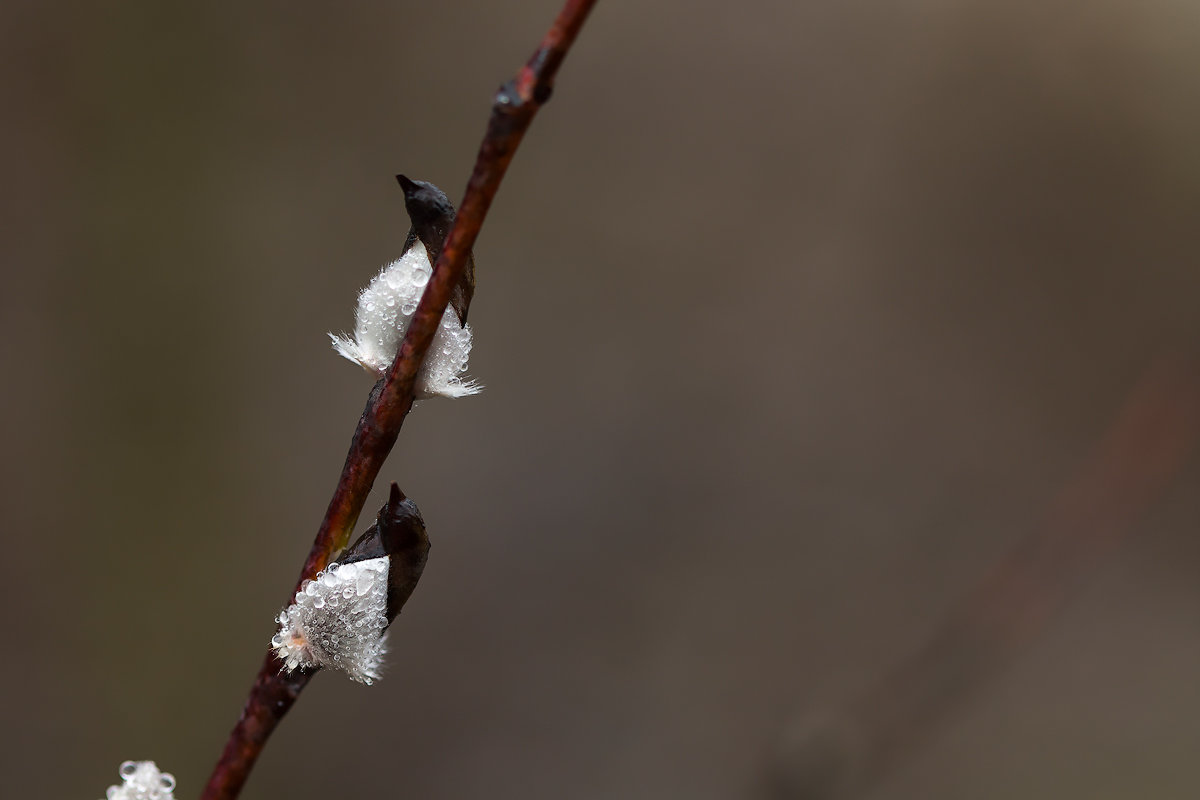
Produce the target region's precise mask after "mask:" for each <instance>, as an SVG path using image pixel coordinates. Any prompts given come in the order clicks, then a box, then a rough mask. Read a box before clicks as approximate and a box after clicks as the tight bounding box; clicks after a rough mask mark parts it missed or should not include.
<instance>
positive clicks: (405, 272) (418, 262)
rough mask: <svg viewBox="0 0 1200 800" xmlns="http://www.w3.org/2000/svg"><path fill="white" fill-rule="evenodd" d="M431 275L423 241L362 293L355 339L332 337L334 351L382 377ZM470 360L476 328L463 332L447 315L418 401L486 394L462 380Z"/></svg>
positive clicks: (420, 378)
mask: <svg viewBox="0 0 1200 800" xmlns="http://www.w3.org/2000/svg"><path fill="white" fill-rule="evenodd" d="M432 274H433V265H431V264H430V263H429V255H428V254H427V253H426V252H425V246H424V245H423V244H421V242H420V240H418V241H417V242H416V243H415V244H413V246H412V248H411V249H409V251H408V252H407V253H405V254H404V255H403V256H401V257H400V258H399V259H398V260H396V261H393V262H392V263H390V264H388V265H387V266H386V267H384V268H383V270H382V271H381V272H380V273H379V274H378V275H376V276H375V277H374V278H373V279H372V280H371V282H370V283H369V284H368V285H367V288H365V289H363V290H362V291H361V292H359V295H358V307H357V308H356V309H355V312H354V338H353V339H351V338H350V337H348V336H345V335H340V336H339V335H337V334H333V333H331V334H329V338H330V339H331V340H332V342H333V349H334V350H336V351H337V352H338V353H339V354H340V355H342V356H343V357H345V358H348V359H350V360H351V361H353V362H354V363H355V364H358V365H359V366H361V367H362V368H363V369H365V370H366V371H367V372H370V373H371V374H372V375H376V376H379V375H382V374H383V373H384V372H385V371H386V370H387V368H388V367H390V366H391V365H392V361H393V360H395V358H396V352H397V351H398V350H399V349H400V343H401V342H402V341H404V332H405V331H407V330H408V324H409V323H410V322H411V321H412V317H413V314H414V313H415V312H416V310H417V302H418V301H419V300H420V299H421V294H422V293H423V292H424V291H425V284H427V283H429V277H430V276H431V275H432ZM470 354H471V327H470V326H469V325H466V326H460V325H459V323H458V316H457V315H456V314H455V313H454V311H453V310H452V309H449V308H448V309H446V313H445V314H443V315H442V322H441V325H439V326H438V330H437V333H436V334H434V337H433V344H431V345H430V346H429V352H428V353H427V354H426V355H425V363H424V364H422V365H421V371H420V373H418V375H417V385H416V396H417V399H424V398H427V397H464V396H466V395H469V394H478V393H479V391H480V390H481V389H482V387H481V386H480V385H479V384H478V383H476V382H475V381H464V380H463V379H462V378H461V377H459V376H460V375H461V374H462V373H464V372H466V371H467V357H468V356H469V355H470Z"/></svg>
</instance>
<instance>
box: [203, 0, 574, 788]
mask: <svg viewBox="0 0 1200 800" xmlns="http://www.w3.org/2000/svg"><path fill="white" fill-rule="evenodd" d="M595 2H596V0H567V2H566V4H565V5H564V6H563V8H562V10H561V11H560V12H559V14H558V17H557V18H556V19H555V20H554V24H553V25H551V27H550V30H549V31H548V32H547V33H546V35H545V37H544V38H543V39H542V42H541V45H540V46H539V47H538V49H537V51H536V52H535V53H534V54H533V56H532V57H531V58H530V59H529V61H528V62H527V63H526V64H525V66H523V67H522V68H521V69H520V71H519V72H518V73H517V74H516V76H515V77H514V78H513V79H512V80H510V81H509V82H508V83H506V84H504V86H502V87H500V90H499V91H498V92H497V93H496V97H495V100H494V102H493V104H492V113H491V118H490V119H489V121H488V127H487V133H486V134H485V135H484V138H483V143H482V144H481V145H480V148H479V155H478V157H477V158H476V161H475V169H474V171H473V172H472V173H471V180H470V182H469V183H468V184H467V192H466V196H465V197H464V198H463V201H462V204H461V205H460V206H459V210H458V215H457V216H456V217H455V219H454V225H453V227H451V229H450V233H449V234H448V235H447V236H446V243H445V245H444V246H443V248H442V253H441V255H440V256H439V257H438V260H437V263H436V264H435V265H434V267H433V275H432V276H431V278H430V280H429V285H428V286H427V287H426V288H425V293H424V294H423V295H422V296H421V302H420V304H419V305H418V306H417V311H416V314H415V315H414V316H413V319H412V322H411V323H410V324H409V327H408V331H407V333H406V334H405V336H404V342H403V344H402V345H401V346H400V351H399V353H397V355H396V359H395V361H393V362H392V366H391V369H390V370H388V373H387V374H386V375H385V376H384V377H383V378H382V379H380V381H379V382H378V383H377V384H375V388H374V389H372V390H371V395H370V397H369V398H368V400H367V406H366V408H365V409H364V410H363V414H362V417H361V418H360V419H359V421H358V427H357V428H356V429H355V431H354V438H353V439H352V440H351V443H350V452H349V453H347V455H346V463H345V465H344V466H343V467H342V474H341V477H340V478H339V479H338V484H337V488H336V489H335V490H334V493H333V499H331V500H330V501H329V508H328V509H327V510H326V511H325V518H324V519H323V520H322V521H321V527H320V529H319V530H318V531H317V536H316V539H315V540H314V541H313V546H312V550H311V551H309V554H308V558H307V559H306V560H305V562H304V568H303V569H302V570H301V572H300V577H299V579H298V580H297V581H296V587H297V589H298V588H299V586H300V583H302V582H303V581H304V580H305V579H308V578H311V577H313V576H314V575H316V574H317V572H319V571H320V570H321V569H323V568H324V567H325V566H326V565H327V564H328V563H329V561H330V559H331V558H332V557H333V554H334V553H336V552H338V551H340V550H341V549H342V548H344V547H345V546H346V544H347V543H348V542H349V540H350V534H351V532H352V531H353V530H354V524H355V522H357V520H358V515H359V514H360V513H361V512H362V509H363V505H364V504H365V503H366V499H367V495H368V494H369V493H370V491H371V486H372V485H373V484H374V483H375V478H376V477H377V476H378V475H379V470H380V468H381V467H382V466H383V462H384V460H385V459H386V458H387V456H388V454H389V453H390V452H391V450H392V446H393V445H395V443H396V437H397V436H399V434H400V427H401V426H402V425H403V424H404V418H405V417H406V416H407V415H408V412H409V410H410V409H411V408H412V404H413V389H414V386H415V384H416V378H417V372H418V371H419V370H420V368H421V363H422V361H424V358H425V353H426V351H428V350H429V345H430V343H431V342H432V341H433V336H434V334H435V333H436V332H437V328H438V325H439V324H440V323H441V319H442V315H443V314H444V313H445V311H446V306H447V305H448V304H449V302H450V297H451V295H452V294H453V291H454V287H455V286H456V285H457V284H458V281H459V279H460V277H461V276H462V272H463V270H464V269H465V267H466V262H467V256H468V254H469V253H470V252H471V249H472V247H473V246H474V244H475V239H476V238H477V237H478V236H479V229H480V228H481V227H482V226H483V221H484V219H485V218H486V216H487V212H488V208H489V207H490V206H491V204H492V199H493V198H494V197H495V196H496V191H497V190H498V189H499V188H500V181H501V180H502V179H503V178H504V173H505V172H506V171H507V170H508V165H509V163H510V162H511V161H512V158H513V154H514V153H515V152H516V149H517V147H518V146H519V145H520V143H521V139H522V138H523V137H524V135H525V131H526V130H527V129H528V128H529V124H530V123H531V122H532V121H533V117H534V115H535V114H536V113H537V111H538V109H539V108H541V106H542V105H543V104H545V102H546V101H547V100H548V99H549V98H550V92H551V89H552V88H553V85H554V77H555V75H556V74H557V72H558V68H559V66H560V65H561V64H562V61H563V58H565V57H566V54H567V51H568V50H569V49H570V47H571V45H572V43H573V42H574V41H575V37H576V36H577V35H578V34H579V30H580V28H582V27H583V23H584V21H585V20H586V19H587V15H588V13H589V12H590V11H591V10H592V6H594V5H595ZM280 667H281V664H280V663H279V661H278V659H276V658H275V655H274V653H273V652H271V651H270V650H268V652H267V656H266V658H265V659H264V660H263V664H262V667H261V668H260V669H259V671H258V676H257V677H256V678H255V681H254V685H253V686H252V687H251V689H250V695H249V697H248V698H247V699H246V705H245V707H244V708H243V710H242V715H241V717H240V718H239V719H238V722H237V725H235V726H234V728H233V731H232V732H231V733H230V734H229V739H228V740H227V741H226V743H225V750H224V752H222V754H221V758H220V759H219V760H218V761H217V765H216V766H215V767H214V768H213V772H212V775H211V776H210V777H209V780H208V784H207V786H205V788H204V793H203V794H202V795H201V800H233V798H236V797H237V796H238V794H239V792H241V789H242V786H243V785H244V784H245V782H246V778H247V777H248V776H249V774H250V770H251V769H252V768H253V767H254V763H255V761H256V760H257V759H258V755H259V753H260V752H262V748H263V746H264V745H265V744H266V742H267V739H268V738H269V737H270V735H271V733H272V731H273V730H274V729H275V726H276V725H278V724H279V721H280V720H281V719H282V718H283V716H284V715H285V714H286V713H287V712H288V710H289V709H290V708H291V707H292V704H293V703H295V702H296V698H297V697H298V696H299V694H300V692H301V690H303V689H304V686H305V685H306V684H307V683H308V680H309V678H310V677H311V673H302V672H297V673H293V674H287V673H283V672H280Z"/></svg>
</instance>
